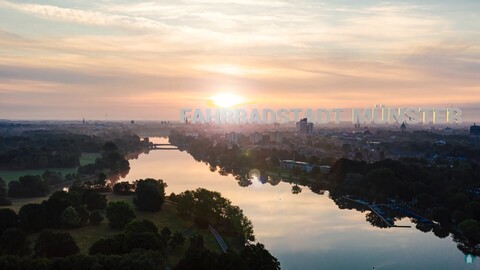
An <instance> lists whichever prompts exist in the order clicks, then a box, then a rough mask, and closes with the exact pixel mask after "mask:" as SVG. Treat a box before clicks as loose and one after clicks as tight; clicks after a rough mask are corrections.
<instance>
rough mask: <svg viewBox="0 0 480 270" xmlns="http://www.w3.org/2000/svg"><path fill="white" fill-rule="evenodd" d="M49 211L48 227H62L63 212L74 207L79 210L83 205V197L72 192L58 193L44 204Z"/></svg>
mask: <svg viewBox="0 0 480 270" xmlns="http://www.w3.org/2000/svg"><path fill="white" fill-rule="evenodd" d="M43 204H44V205H45V208H46V211H47V225H48V226H49V227H60V226H61V225H62V224H61V222H60V216H61V215H62V213H63V211H64V210H65V209H66V208H67V207H69V206H73V207H74V208H75V209H79V207H80V205H81V196H80V194H79V193H78V192H75V191H70V192H65V191H56V192H54V193H53V194H52V195H51V196H50V198H48V200H47V201H44V203H43Z"/></svg>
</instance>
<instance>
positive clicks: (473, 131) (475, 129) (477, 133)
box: [470, 124, 480, 136]
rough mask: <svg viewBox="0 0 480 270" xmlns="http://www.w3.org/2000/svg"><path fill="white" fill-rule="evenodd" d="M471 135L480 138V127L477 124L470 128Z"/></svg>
mask: <svg viewBox="0 0 480 270" xmlns="http://www.w3.org/2000/svg"><path fill="white" fill-rule="evenodd" d="M470 135H474V136H480V126H477V124H473V126H470Z"/></svg>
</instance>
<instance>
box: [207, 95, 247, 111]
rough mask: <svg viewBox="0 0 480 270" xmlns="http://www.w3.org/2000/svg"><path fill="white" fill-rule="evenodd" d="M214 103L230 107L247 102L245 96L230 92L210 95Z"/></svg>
mask: <svg viewBox="0 0 480 270" xmlns="http://www.w3.org/2000/svg"><path fill="white" fill-rule="evenodd" d="M210 100H211V101H212V103H213V105H215V106H217V107H222V108H230V107H234V106H237V105H240V104H242V103H245V98H243V97H241V96H238V95H234V94H230V93H220V94H216V95H214V96H212V97H210Z"/></svg>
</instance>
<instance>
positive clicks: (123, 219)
mask: <svg viewBox="0 0 480 270" xmlns="http://www.w3.org/2000/svg"><path fill="white" fill-rule="evenodd" d="M134 218H135V212H134V211H133V209H132V207H131V206H130V205H129V204H128V203H126V202H122V201H119V202H111V203H109V204H108V206H107V219H108V223H109V225H110V227H112V228H114V229H123V228H124V227H125V225H127V224H128V223H129V222H130V221H132V220H133V219H134Z"/></svg>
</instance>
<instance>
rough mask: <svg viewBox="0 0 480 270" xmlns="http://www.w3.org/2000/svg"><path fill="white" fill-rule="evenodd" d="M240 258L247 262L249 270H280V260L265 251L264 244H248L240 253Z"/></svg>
mask: <svg viewBox="0 0 480 270" xmlns="http://www.w3.org/2000/svg"><path fill="white" fill-rule="evenodd" d="M240 256H241V257H242V258H243V259H244V260H245V261H246V263H247V265H248V269H258V270H279V269H280V263H279V262H278V260H277V259H276V258H275V257H273V256H272V254H270V252H269V251H268V250H266V249H265V246H264V245H263V244H260V243H257V244H248V245H246V246H245V247H244V248H243V249H242V251H241V252H240Z"/></svg>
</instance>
